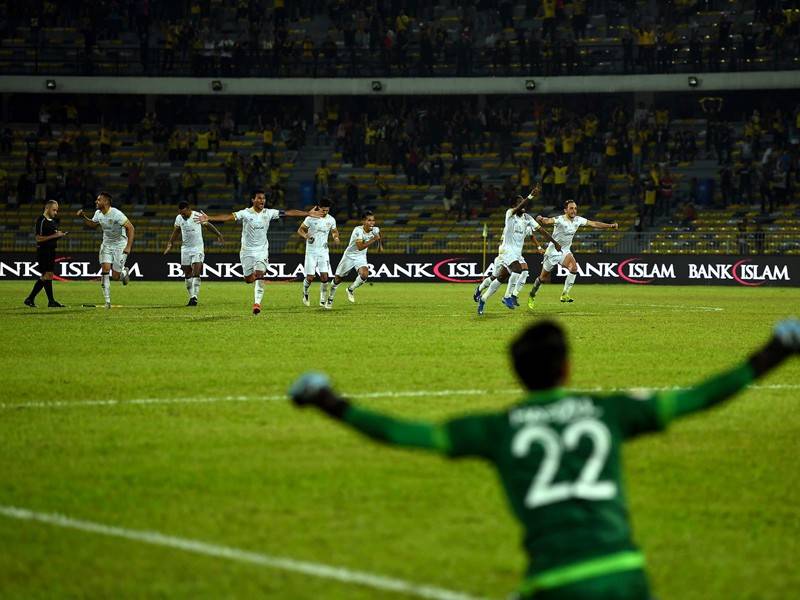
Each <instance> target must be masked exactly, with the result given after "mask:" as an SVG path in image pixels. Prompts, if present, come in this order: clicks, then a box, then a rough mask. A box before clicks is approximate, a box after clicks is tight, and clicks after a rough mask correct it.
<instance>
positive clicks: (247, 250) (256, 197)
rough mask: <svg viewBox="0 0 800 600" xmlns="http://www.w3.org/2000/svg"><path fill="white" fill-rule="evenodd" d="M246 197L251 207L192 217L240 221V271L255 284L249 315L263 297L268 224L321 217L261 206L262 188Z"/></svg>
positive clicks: (317, 213) (318, 213) (203, 220)
mask: <svg viewBox="0 0 800 600" xmlns="http://www.w3.org/2000/svg"><path fill="white" fill-rule="evenodd" d="M250 200H251V202H252V204H253V205H252V206H251V207H250V208H245V209H242V210H239V211H237V212H235V213H229V214H226V215H215V216H212V215H207V214H205V213H202V212H201V213H200V214H198V215H197V216H196V217H194V219H195V220H196V221H197V222H198V223H207V222H209V221H216V222H220V223H224V222H225V221H241V222H242V248H241V250H240V251H239V261H240V262H241V263H242V273H243V275H244V281H245V283H255V289H254V290H253V314H254V315H257V314H259V313H260V312H261V299H262V298H263V297H264V273H266V271H267V265H268V264H269V241H268V240H267V231H268V230H269V224H270V223H271V222H272V221H275V220H276V219H280V218H283V217H284V216H286V217H321V216H322V212H321V211H319V210H316V209H314V210H311V211H305V210H294V209H290V210H275V209H274V208H264V205H265V204H266V202H267V197H266V195H265V194H264V191H263V190H255V191H254V192H253V193H252V195H251V197H250Z"/></svg>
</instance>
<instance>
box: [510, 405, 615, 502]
mask: <svg viewBox="0 0 800 600" xmlns="http://www.w3.org/2000/svg"><path fill="white" fill-rule="evenodd" d="M583 437H588V438H589V439H590V440H591V442H592V453H591V454H590V455H589V458H588V459H587V461H586V463H584V465H583V468H582V469H581V472H580V474H579V475H578V478H577V480H575V481H559V482H558V483H555V482H554V481H553V480H554V479H555V477H556V474H557V473H558V469H559V467H560V465H561V459H562V458H563V456H564V453H565V452H570V451H572V450H575V448H577V447H578V443H579V442H580V440H581V438H583ZM534 443H536V444H539V445H540V446H541V447H542V450H543V451H544V455H543V457H542V462H541V464H540V465H539V470H538V471H537V472H536V476H535V477H534V478H533V481H532V482H531V486H530V488H529V489H528V493H527V495H526V496H525V506H527V507H528V508H538V507H540V506H545V505H547V504H553V503H555V502H562V501H564V500H569V499H570V498H580V499H581V500H610V499H611V498H614V496H616V495H617V484H616V483H615V482H613V481H599V478H600V473H601V471H602V470H603V467H604V466H605V464H606V459H607V458H608V453H609V451H610V450H611V433H610V432H609V431H608V427H606V426H605V424H604V423H603V422H602V421H598V420H596V419H586V420H582V421H576V422H575V423H571V424H570V425H569V426H568V427H566V428H565V429H564V431H563V432H562V433H561V435H559V434H558V432H557V431H554V430H553V429H551V428H550V427H547V426H545V425H528V426H526V427H524V428H522V429H520V430H519V431H518V432H517V434H516V435H515V436H514V438H513V439H512V440H511V453H512V455H513V456H514V457H516V458H523V457H525V456H527V455H528V453H529V452H530V450H531V446H532V445H533V444H534Z"/></svg>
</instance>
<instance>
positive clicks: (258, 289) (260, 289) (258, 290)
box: [253, 279, 264, 304]
mask: <svg viewBox="0 0 800 600" xmlns="http://www.w3.org/2000/svg"><path fill="white" fill-rule="evenodd" d="M263 297H264V280H263V279H256V281H255V287H254V288H253V302H255V303H256V304H261V299H262V298H263Z"/></svg>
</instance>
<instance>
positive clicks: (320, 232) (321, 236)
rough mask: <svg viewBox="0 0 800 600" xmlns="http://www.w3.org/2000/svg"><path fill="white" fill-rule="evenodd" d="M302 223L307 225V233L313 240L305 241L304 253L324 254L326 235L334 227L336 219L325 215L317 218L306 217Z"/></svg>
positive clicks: (325, 250) (326, 244) (326, 241)
mask: <svg viewBox="0 0 800 600" xmlns="http://www.w3.org/2000/svg"><path fill="white" fill-rule="evenodd" d="M303 225H305V226H306V227H308V235H309V237H311V238H314V241H313V242H310V241H309V242H306V254H325V253H326V252H328V236H330V234H331V231H333V230H334V229H336V219H334V218H333V217H332V216H330V215H325V216H324V217H320V218H319V219H314V218H311V217H306V218H305V219H304V220H303Z"/></svg>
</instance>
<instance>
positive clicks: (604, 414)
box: [289, 319, 800, 600]
mask: <svg viewBox="0 0 800 600" xmlns="http://www.w3.org/2000/svg"><path fill="white" fill-rule="evenodd" d="M798 352H800V321H798V320H796V319H795V320H788V321H783V322H781V323H778V325H777V326H776V327H775V330H774V335H773V337H772V339H771V340H770V341H769V342H768V343H767V344H766V345H765V346H764V347H763V348H761V349H760V350H758V351H757V352H755V353H754V354H753V355H752V356H751V357H750V358H749V359H748V360H747V361H745V362H744V363H742V364H740V365H737V366H736V367H734V368H733V369H731V370H729V371H726V372H724V373H722V374H720V375H717V376H715V377H712V378H710V379H707V380H706V381H704V382H703V383H701V384H700V385H698V386H696V387H693V388H690V389H686V390H669V391H664V392H655V393H642V394H624V393H621V394H620V393H618V394H613V395H610V396H601V395H597V394H590V393H586V392H581V393H573V392H570V391H568V390H565V389H563V388H562V387H561V386H562V385H564V384H565V383H566V380H567V377H568V375H569V373H570V371H571V369H570V364H569V359H568V350H567V342H566V339H565V336H564V333H563V331H562V330H561V328H560V327H559V326H558V325H557V324H555V323H551V322H541V323H538V324H536V325H533V326H532V327H530V328H529V329H528V330H527V331H525V332H524V333H523V334H522V335H521V336H520V337H519V338H517V340H516V341H515V342H514V343H513V345H512V346H511V355H512V358H513V362H514V367H515V369H516V371H517V374H518V375H519V378H520V379H521V380H522V382H523V383H524V384H525V387H526V388H528V390H529V392H528V396H527V397H526V398H525V399H524V400H522V401H521V402H520V403H518V404H516V405H514V406H511V407H510V408H508V409H507V410H503V411H499V412H494V413H484V414H475V415H467V416H464V417H461V418H456V419H451V420H448V421H446V422H445V423H443V424H441V425H433V424H428V423H423V422H417V421H407V420H404V419H398V418H393V417H390V416H387V415H383V414H379V413H376V412H373V411H370V410H367V409H365V408H362V407H360V406H356V405H354V404H351V403H350V402H348V401H347V400H346V399H344V398H341V397H339V396H337V395H336V394H335V393H334V392H333V391H332V390H331V388H330V381H329V380H328V378H327V376H325V375H322V374H319V373H309V374H306V375H304V376H303V377H301V378H300V379H298V380H297V382H295V384H294V385H293V386H292V387H291V389H290V390H289V394H290V396H291V397H292V398H293V400H294V402H295V403H296V404H297V405H300V406H302V405H309V404H310V405H313V406H316V407H317V408H319V409H321V410H323V411H324V412H326V413H327V414H328V415H330V416H331V417H333V418H335V419H338V420H340V421H342V422H343V423H345V424H347V425H349V426H350V427H353V428H354V429H356V430H357V431H359V432H361V433H363V434H364V435H367V436H370V437H372V438H374V439H376V440H378V441H381V442H385V443H387V444H392V445H397V446H407V447H414V448H423V449H426V450H431V451H433V452H437V453H439V454H443V455H445V456H448V457H451V458H459V457H478V458H483V459H485V460H487V461H489V462H491V463H492V464H493V465H494V467H495V468H496V469H497V470H498V472H499V475H500V479H501V481H502V484H503V487H504V489H505V494H506V496H507V497H508V500H509V502H510V504H511V507H512V510H513V512H514V514H515V516H516V517H517V519H518V520H519V522H520V524H521V525H522V527H523V529H524V530H525V535H524V542H523V544H524V548H525V552H526V554H527V555H528V558H529V560H530V563H529V566H528V569H527V571H526V576H525V579H524V581H523V582H522V584H521V586H520V588H519V592H518V598H519V599H520V600H522V599H529V600H554V599H556V598H558V599H564V598H569V599H571V600H597V599H600V598H615V599H629V600H646V599H648V598H650V591H649V584H648V580H647V576H646V574H645V571H644V556H643V555H642V553H641V552H640V551H639V549H638V548H637V547H636V545H635V544H634V542H633V538H632V535H631V527H630V521H629V516H628V508H627V503H626V500H625V497H626V496H625V490H624V484H623V476H622V464H621V457H620V454H621V450H622V448H621V446H622V443H623V442H624V441H625V440H628V439H631V438H634V437H636V436H639V435H641V434H645V433H649V432H655V431H661V430H663V429H664V428H665V427H666V426H667V425H668V424H669V423H670V421H672V420H674V419H675V418H677V417H682V416H684V415H688V414H690V413H694V412H697V411H701V410H705V409H707V408H710V407H712V406H714V405H716V404H718V403H720V402H722V401H723V400H726V399H728V398H730V397H731V396H733V395H734V394H736V393H737V392H738V391H739V390H741V389H743V388H744V387H746V386H747V385H748V384H749V383H751V382H752V381H754V380H755V379H757V378H759V377H761V376H763V375H765V374H766V373H768V372H769V371H771V370H772V369H773V368H775V367H776V366H778V365H779V364H780V363H781V362H783V360H785V359H786V358H788V357H789V356H790V355H792V354H795V355H796V354H797V353H798Z"/></svg>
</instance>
